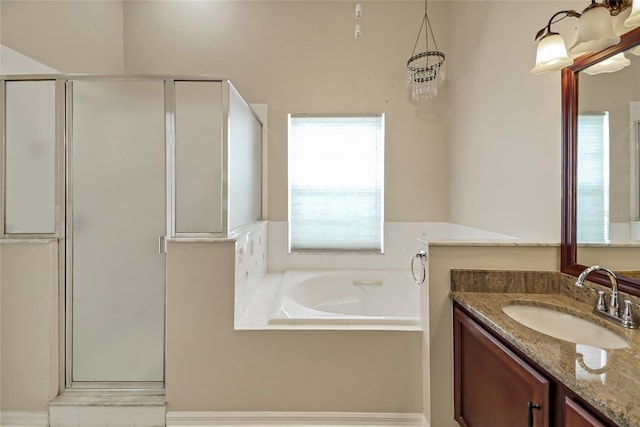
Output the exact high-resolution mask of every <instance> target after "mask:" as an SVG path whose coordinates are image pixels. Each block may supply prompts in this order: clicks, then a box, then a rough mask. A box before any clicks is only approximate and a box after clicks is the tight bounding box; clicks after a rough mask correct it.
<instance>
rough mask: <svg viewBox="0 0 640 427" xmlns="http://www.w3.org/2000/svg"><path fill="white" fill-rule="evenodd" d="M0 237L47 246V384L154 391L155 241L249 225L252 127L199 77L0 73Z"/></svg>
mask: <svg viewBox="0 0 640 427" xmlns="http://www.w3.org/2000/svg"><path fill="white" fill-rule="evenodd" d="M0 99H2V102H1V103H0V108H2V111H0V113H1V114H0V125H1V129H2V132H1V135H2V148H3V151H2V152H3V161H2V162H1V163H2V165H1V167H2V173H1V174H0V179H1V180H2V182H1V185H0V189H1V191H2V197H0V203H2V205H1V206H0V207H1V209H0V215H1V216H2V217H1V219H2V220H1V221H0V227H1V228H0V232H1V237H2V238H5V239H23V240H24V241H25V242H29V241H37V240H38V239H57V240H58V242H59V249H60V250H59V253H60V271H61V273H60V285H59V289H60V295H61V296H62V297H61V298H60V306H61V310H60V313H61V315H60V323H61V329H60V330H61V331H63V335H64V337H62V338H61V348H62V349H63V351H62V359H61V360H63V363H61V371H62V372H63V374H62V375H61V388H68V389H80V388H81V389H105V388H106V389H114V388H118V389H162V388H163V387H164V355H165V350H164V349H165V342H164V340H165V275H166V271H165V255H164V254H165V253H166V247H167V245H166V242H167V239H181V238H185V237H186V238H190V239H193V238H198V239H217V238H226V237H228V236H231V235H233V233H234V232H236V231H238V230H240V229H242V228H243V227H244V226H246V225H250V224H252V223H254V222H256V221H259V220H260V219H262V176H263V168H262V164H263V142H262V127H263V124H262V122H261V120H260V119H259V117H258V116H257V115H256V114H255V112H254V110H253V109H252V108H251V106H249V104H247V102H245V101H244V100H243V98H242V97H241V96H240V94H239V92H238V91H237V90H236V88H235V87H234V86H233V85H232V84H231V83H230V82H229V81H225V80H216V79H210V78H205V77H197V78H195V77H194V78H192V77H180V78H176V77H155V76H151V77H150V76H141V77H113V76H37V77H34V76H4V77H2V78H1V79H0Z"/></svg>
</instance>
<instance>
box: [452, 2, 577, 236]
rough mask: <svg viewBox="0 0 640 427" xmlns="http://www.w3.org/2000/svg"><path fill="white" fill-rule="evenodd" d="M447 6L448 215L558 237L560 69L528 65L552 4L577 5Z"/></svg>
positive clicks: (478, 224) (505, 230)
mask: <svg viewBox="0 0 640 427" xmlns="http://www.w3.org/2000/svg"><path fill="white" fill-rule="evenodd" d="M448 5H449V20H450V21H449V22H450V23H451V27H450V28H451V32H450V40H449V49H450V51H449V57H448V62H449V65H448V79H449V85H450V88H451V90H450V94H449V95H450V98H449V103H450V110H449V121H450V124H451V125H450V127H449V139H448V145H449V147H450V152H451V154H450V162H451V163H450V168H449V181H450V193H449V195H450V201H451V204H450V209H449V212H450V217H449V219H450V220H451V221H452V222H457V223H462V224H465V225H471V226H475V227H479V228H485V229H489V230H492V231H496V232H499V233H504V234H509V235H513V236H517V237H521V238H523V239H525V240H528V241H533V242H558V241H559V238H560V196H561V195H560V191H561V184H560V183H561V181H560V178H561V176H560V175H561V164H560V159H561V140H560V136H561V127H560V126H561V121H560V107H561V103H560V74H559V73H549V74H545V75H533V74H531V73H530V70H531V68H533V65H534V62H535V49H536V43H535V42H534V40H533V38H534V36H535V34H536V32H537V31H538V29H540V28H542V27H543V26H544V25H545V24H546V23H547V21H548V20H549V18H550V17H551V15H553V13H554V12H556V11H558V10H561V9H562V8H563V7H564V8H569V9H572V8H579V7H581V6H579V5H577V4H576V3H575V2H567V3H566V4H562V3H560V4H559V3H557V2H537V1H536V2H530V1H522V2H520V1H518V2H484V1H454V2H448ZM566 22H569V24H572V25H573V26H575V22H573V21H571V20H567V21H566ZM563 24H564V22H563ZM569 24H567V25H569ZM554 29H558V30H559V29H560V26H559V25H558V26H556V27H554Z"/></svg>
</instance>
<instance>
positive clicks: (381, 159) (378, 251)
mask: <svg viewBox="0 0 640 427" xmlns="http://www.w3.org/2000/svg"><path fill="white" fill-rule="evenodd" d="M370 117H376V118H379V119H380V123H379V127H378V133H379V136H380V139H379V140H377V141H376V149H377V150H379V154H378V157H377V161H376V171H377V172H378V173H380V175H381V176H382V179H381V183H380V186H379V191H380V195H379V205H380V211H379V212H378V214H379V220H380V223H379V236H380V239H379V245H378V246H377V247H375V248H373V247H372V248H348V247H346V248H335V247H317V248H301V247H295V246H294V245H293V244H292V241H293V239H292V195H291V193H292V192H291V190H292V186H291V161H292V137H291V133H292V126H291V121H292V119H295V118H307V119H313V118H318V119H323V118H346V119H350V118H370ZM385 119H386V116H385V113H353V114H352V113H289V114H288V115H287V231H288V233H287V251H288V253H290V254H297V253H300V254H305V253H306V254H309V253H318V254H322V253H328V254H340V253H342V254H346V253H348V254H373V255H382V254H384V213H385V207H384V200H385V197H384V193H385V191H384V187H385V151H386V150H385V142H386V127H385ZM376 188H377V187H376Z"/></svg>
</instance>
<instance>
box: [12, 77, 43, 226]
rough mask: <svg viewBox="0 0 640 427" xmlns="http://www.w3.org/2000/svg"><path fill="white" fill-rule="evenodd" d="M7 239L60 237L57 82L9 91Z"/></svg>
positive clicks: (20, 84) (23, 84) (27, 83)
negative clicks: (10, 236) (17, 236)
mask: <svg viewBox="0 0 640 427" xmlns="http://www.w3.org/2000/svg"><path fill="white" fill-rule="evenodd" d="M5 132H6V133H5V155H6V158H5V161H6V163H5V168H6V169H5V179H6V182H5V224H4V228H5V233H8V234H13V233H16V234H17V233H28V234H32V233H33V234H35V233H45V234H53V233H55V232H56V214H55V212H56V89H55V81H53V80H41V81H7V82H6V85H5Z"/></svg>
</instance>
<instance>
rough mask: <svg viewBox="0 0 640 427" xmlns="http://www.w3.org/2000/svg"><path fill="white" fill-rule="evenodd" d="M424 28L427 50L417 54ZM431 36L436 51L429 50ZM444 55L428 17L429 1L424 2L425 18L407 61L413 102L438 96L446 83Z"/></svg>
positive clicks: (408, 84)
mask: <svg viewBox="0 0 640 427" xmlns="http://www.w3.org/2000/svg"><path fill="white" fill-rule="evenodd" d="M423 28H424V40H425V45H426V46H425V50H424V52H420V53H418V54H416V48H417V47H418V42H419V41H420V34H422V29H423ZM429 35H431V39H432V40H433V45H434V48H435V50H429ZM444 59H445V57H444V53H442V52H440V51H439V50H438V44H437V43H436V38H435V36H434V35H433V27H432V26H431V22H430V21H429V16H428V15H427V0H425V2H424V17H423V18H422V24H421V25H420V29H419V30H418V36H417V37H416V42H415V44H414V45H413V52H412V53H411V58H409V60H408V61H407V86H408V88H409V95H410V98H411V100H412V101H413V102H416V103H417V102H421V101H425V100H428V99H431V98H433V97H435V96H437V95H438V89H439V87H440V86H441V85H442V82H443V81H444Z"/></svg>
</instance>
